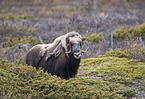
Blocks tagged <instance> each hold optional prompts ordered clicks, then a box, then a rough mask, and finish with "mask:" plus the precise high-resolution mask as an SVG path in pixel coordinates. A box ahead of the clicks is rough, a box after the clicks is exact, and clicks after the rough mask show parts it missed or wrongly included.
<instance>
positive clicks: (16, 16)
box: [0, 13, 33, 21]
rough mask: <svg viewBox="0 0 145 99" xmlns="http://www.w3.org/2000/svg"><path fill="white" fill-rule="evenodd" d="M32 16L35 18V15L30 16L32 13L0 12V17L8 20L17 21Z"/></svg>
mask: <svg viewBox="0 0 145 99" xmlns="http://www.w3.org/2000/svg"><path fill="white" fill-rule="evenodd" d="M30 18H33V16H30V15H26V14H24V15H19V16H18V15H13V13H8V14H7V15H3V14H1V13H0V19H1V20H8V21H15V20H16V19H20V20H21V19H24V20H25V19H30Z"/></svg>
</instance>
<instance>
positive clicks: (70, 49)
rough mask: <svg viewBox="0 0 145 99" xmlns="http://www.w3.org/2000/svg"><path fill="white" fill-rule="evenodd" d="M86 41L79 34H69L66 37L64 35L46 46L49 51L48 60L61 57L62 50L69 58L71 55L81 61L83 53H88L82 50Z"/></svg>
mask: <svg viewBox="0 0 145 99" xmlns="http://www.w3.org/2000/svg"><path fill="white" fill-rule="evenodd" d="M84 40H85V39H84V38H82V36H81V35H80V34H79V33H77V32H69V33H67V34H66V35H62V36H60V37H58V38H56V39H55V40H54V42H53V43H51V44H47V46H45V48H46V51H47V57H46V60H47V59H48V58H49V57H51V56H52V55H55V57H57V56H59V54H60V53H61V48H63V49H64V51H65V54H66V55H67V56H68V57H69V54H71V55H73V56H74V57H75V58H76V59H79V58H80V57H81V55H82V53H85V52H87V51H83V50H82V45H83V41H84Z"/></svg>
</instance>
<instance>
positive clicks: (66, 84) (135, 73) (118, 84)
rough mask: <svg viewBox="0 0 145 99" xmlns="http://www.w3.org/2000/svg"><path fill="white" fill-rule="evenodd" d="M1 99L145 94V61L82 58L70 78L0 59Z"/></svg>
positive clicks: (134, 95) (109, 96)
mask: <svg viewBox="0 0 145 99" xmlns="http://www.w3.org/2000/svg"><path fill="white" fill-rule="evenodd" d="M0 79H1V80H0V83H1V84H0V94H1V96H0V97H1V98H51V99H52V98H79V99H82V98H101V99H102V98H103V99H104V98H111V99H113V98H124V97H132V98H133V97H136V98H142V97H145V94H144V93H145V63H142V62H138V61H136V60H133V59H128V58H123V57H122V58H119V57H115V56H114V57H109V56H108V57H104V56H103V57H102V56H101V57H99V58H90V59H82V61H81V65H80V68H79V71H78V74H77V76H76V77H75V78H72V79H70V80H61V79H60V78H58V77H56V76H51V74H48V73H44V72H43V71H42V70H38V71H36V70H35V68H33V67H31V66H23V65H21V64H20V63H19V62H18V61H17V62H16V63H9V62H8V61H7V60H3V59H0Z"/></svg>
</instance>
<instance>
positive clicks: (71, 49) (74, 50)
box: [66, 36, 85, 59]
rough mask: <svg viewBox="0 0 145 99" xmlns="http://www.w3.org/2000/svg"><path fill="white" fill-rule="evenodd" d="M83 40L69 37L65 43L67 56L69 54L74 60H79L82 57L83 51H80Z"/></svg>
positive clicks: (77, 37)
mask: <svg viewBox="0 0 145 99" xmlns="http://www.w3.org/2000/svg"><path fill="white" fill-rule="evenodd" d="M83 41H84V38H80V37H79V36H74V37H69V38H68V41H67V43H68V44H67V49H68V52H66V53H67V54H69V53H71V54H73V56H74V57H75V58H76V59H79V58H80V57H81V56H82V53H84V52H85V51H83V50H82V44H83Z"/></svg>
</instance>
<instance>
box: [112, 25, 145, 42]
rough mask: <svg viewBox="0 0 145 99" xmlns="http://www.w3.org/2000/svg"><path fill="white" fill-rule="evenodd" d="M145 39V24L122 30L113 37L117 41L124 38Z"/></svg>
mask: <svg viewBox="0 0 145 99" xmlns="http://www.w3.org/2000/svg"><path fill="white" fill-rule="evenodd" d="M140 36H141V37H144V38H145V24H142V25H139V26H136V27H135V26H133V27H132V28H130V29H121V30H117V31H116V32H113V37H114V38H116V39H119V38H122V39H125V38H126V37H140ZM144 38H143V39H144Z"/></svg>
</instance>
